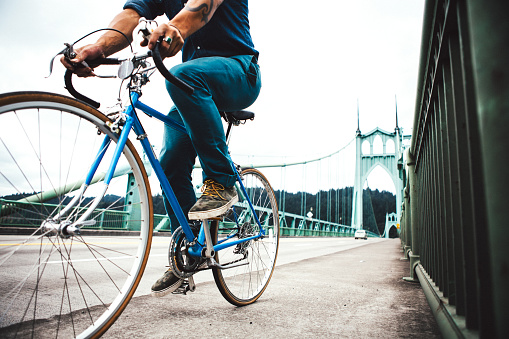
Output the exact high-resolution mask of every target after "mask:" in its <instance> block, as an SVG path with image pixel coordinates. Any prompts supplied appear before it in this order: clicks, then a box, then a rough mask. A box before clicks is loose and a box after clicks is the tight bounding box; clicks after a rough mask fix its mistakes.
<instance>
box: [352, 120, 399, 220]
mask: <svg viewBox="0 0 509 339" xmlns="http://www.w3.org/2000/svg"><path fill="white" fill-rule="evenodd" d="M400 133H401V131H400V129H399V128H398V127H396V128H395V130H394V133H389V132H387V131H384V130H382V129H381V128H378V127H377V128H375V129H374V130H372V131H371V132H369V133H367V134H362V133H361V132H360V130H359V129H357V135H356V161H355V183H354V192H353V202H352V227H354V228H357V229H360V228H361V227H362V224H363V223H362V191H363V186H364V183H365V182H366V179H367V178H368V176H369V174H370V173H371V172H372V171H373V169H375V168H376V167H377V166H381V167H382V169H383V170H385V171H386V172H387V174H389V177H390V178H391V179H392V182H393V183H394V187H395V189H396V212H397V213H396V216H395V220H394V222H395V223H397V224H399V215H400V214H401V203H402V198H403V179H402V178H403V176H402V173H401V171H402V168H398V161H400V159H401V158H402V156H403V151H404V150H403V147H402V135H401V134H400ZM375 140H381V141H382V153H376V152H373V143H374V142H375ZM389 141H390V142H392V143H393V145H394V150H392V149H391V152H387V143H388V142H389ZM366 142H368V143H369V145H370V152H369V153H368V154H366V153H364V152H363V151H362V150H363V147H364V148H365V147H366V146H363V144H364V143H366Z"/></svg>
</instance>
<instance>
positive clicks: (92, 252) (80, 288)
mask: <svg viewBox="0 0 509 339" xmlns="http://www.w3.org/2000/svg"><path fill="white" fill-rule="evenodd" d="M8 99H9V100H7V99H6V98H5V96H2V97H1V98H0V106H1V107H0V163H1V164H2V165H1V167H0V172H1V173H0V197H1V198H3V200H2V212H1V214H0V227H1V228H2V230H4V231H9V232H11V233H12V231H15V230H16V231H17V232H19V233H20V234H18V235H6V236H1V237H0V239H1V241H0V244H1V246H0V280H1V281H2V282H4V283H3V284H2V287H0V289H1V290H2V293H1V297H0V325H1V328H0V331H1V333H2V336H3V337H10V336H18V337H24V336H29V335H30V333H32V334H34V333H37V332H38V331H41V330H43V331H44V333H45V335H47V336H48V337H57V336H63V337H69V336H71V337H93V336H96V335H100V334H101V333H103V332H104V330H105V329H107V328H108V327H109V326H110V325H111V324H112V322H113V321H114V319H115V318H116V317H118V315H119V314H120V313H121V311H122V310H123V309H124V307H125V306H126V304H127V302H128V301H129V299H130V298H131V296H132V294H133V293H134V289H135V288H136V286H137V284H138V282H139V279H140V276H141V273H142V271H143V269H144V267H145V264H146V260H147V255H148V252H149V247H150V242H151V235H152V234H151V227H150V222H151V221H150V215H151V213H150V210H149V209H150V208H151V203H150V194H147V189H148V187H146V173H145V172H144V170H140V169H139V163H140V161H139V159H138V160H137V159H136V158H137V155H135V154H134V152H133V150H130V149H127V150H125V152H124V154H123V155H122V160H121V162H120V164H119V166H124V168H125V169H126V170H127V169H130V171H131V173H132V175H131V176H123V177H122V176H119V177H117V178H115V179H114V180H112V185H110V189H109V190H108V192H117V193H116V194H118V196H109V197H107V198H108V199H105V200H108V201H107V202H105V204H104V205H103V206H100V207H101V208H99V209H98V211H96V212H94V214H92V217H91V219H94V220H96V225H93V226H91V227H93V228H95V229H97V227H98V226H99V224H100V225H102V227H103V228H108V227H110V228H115V227H122V228H124V227H126V226H128V227H133V226H135V227H136V228H140V233H139V235H137V236H135V237H127V236H125V237H114V238H113V237H111V238H101V237H96V236H93V235H89V234H86V228H84V229H83V233H84V234H83V235H74V236H71V237H69V238H67V239H64V238H62V237H60V236H58V235H51V236H48V234H46V235H44V231H43V230H42V229H41V224H42V220H44V219H45V218H47V217H48V216H54V215H55V214H56V213H57V211H59V210H61V209H62V208H63V206H65V205H66V204H67V203H68V202H69V200H71V199H72V197H73V196H74V195H75V194H76V189H77V188H78V187H79V185H77V184H76V183H77V182H79V181H82V180H83V178H84V175H85V174H86V172H87V169H86V168H87V167H88V166H89V164H91V163H92V162H91V159H92V160H93V158H94V157H95V154H96V152H97V150H98V149H99V148H100V145H101V141H102V139H103V138H104V134H102V135H98V133H97V131H98V129H97V127H99V129H100V130H102V131H103V132H107V130H106V128H105V127H104V121H103V120H105V119H104V118H103V117H101V115H100V114H99V113H94V112H92V109H91V108H89V107H88V106H85V105H83V104H80V103H77V102H76V101H73V100H70V99H67V98H65V97H60V96H52V95H47V94H40V93H38V94H24V95H23V94H19V95H18V98H17V99H15V100H14V102H13V99H12V98H8ZM6 101H9V105H6V104H5V103H6ZM33 107H39V108H38V109H35V108H33ZM111 146H114V145H111ZM113 149H114V147H110V150H108V152H111V151H112V150H113ZM108 155H109V154H108V153H107V154H106V156H105V161H104V162H105V163H106V162H107V159H108ZM101 166H102V165H101ZM102 171H104V169H103V168H102V167H100V168H99V169H98V173H100V172H102ZM100 182H101V180H99V182H98V183H97V184H94V185H91V186H90V187H89V189H88V190H87V193H86V197H87V199H86V200H85V201H83V202H82V203H81V206H87V205H88V204H89V201H88V200H89V199H88V197H91V196H93V195H94V194H95V193H96V192H98V189H99V188H98V187H97V186H100ZM122 187H123V188H122ZM61 188H63V189H61ZM126 188H127V189H126ZM121 190H123V192H122V193H120V192H121ZM42 192H44V194H43V193H42ZM48 192H49V193H48ZM23 193H25V194H23ZM46 193H48V194H49V195H50V196H53V197H50V198H48V196H47V195H46ZM26 195H28V196H29V197H30V198H29V199H28V200H30V201H28V202H27V201H26V200H23V198H22V196H26ZM133 196H134V197H137V196H139V199H138V198H134V197H133ZM48 199H49V200H48ZM13 200H16V202H12V201H13ZM41 200H43V201H41ZM127 205H132V206H129V207H128V206H127ZM126 210H128V211H127V212H130V213H126ZM133 210H136V213H133ZM80 213H82V212H80V209H78V208H76V209H72V210H71V212H70V213H68V214H67V216H66V219H68V220H70V221H73V220H76V218H77V217H78V216H79V215H80ZM3 233H5V232H3Z"/></svg>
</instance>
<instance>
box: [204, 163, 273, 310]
mask: <svg viewBox="0 0 509 339" xmlns="http://www.w3.org/2000/svg"><path fill="white" fill-rule="evenodd" d="M241 178H242V182H243V184H244V186H245V188H246V191H247V194H248V195H249V197H250V201H251V202H252V204H253V206H254V208H255V211H256V215H257V217H258V219H259V220H260V223H261V224H262V227H263V228H264V230H265V232H266V233H265V236H264V237H263V238H259V239H256V240H251V241H247V242H244V243H241V244H239V245H237V246H233V247H229V248H226V249H223V250H221V251H218V252H216V255H215V260H216V261H217V262H218V263H219V264H220V265H228V264H243V265H242V266H237V267H233V268H226V269H220V268H218V267H213V268H212V272H213V275H214V280H215V282H216V285H217V288H218V289H219V291H220V292H221V294H222V295H223V297H224V298H225V299H226V300H227V301H228V302H230V303H231V304H233V305H235V306H246V305H249V304H252V303H254V302H255V301H256V300H257V299H258V298H259V297H260V296H261V295H262V294H263V292H264V291H265V289H266V288H267V285H268V284H269V282H270V279H271V277H272V274H273V273H274V268H275V265H276V259H277V254H278V248H279V214H278V208H277V201H276V197H275V194H274V191H273V190H272V187H271V186H270V184H269V182H268V181H267V179H266V178H265V176H264V175H263V174H262V173H260V172H259V171H258V170H256V169H254V168H249V169H245V170H243V171H242V172H241ZM237 192H238V194H239V202H238V203H237V204H235V205H234V206H233V207H232V210H231V211H230V212H229V213H228V214H227V216H226V217H225V218H223V220H222V221H213V222H212V223H211V236H212V239H213V242H214V244H217V243H218V242H220V241H221V240H222V239H224V238H225V237H227V236H228V235H230V236H231V235H235V236H234V237H235V238H239V239H241V238H244V237H249V236H252V235H256V234H259V226H258V224H257V223H256V221H255V218H254V215H253V213H252V212H251V209H250V208H249V205H248V202H247V200H246V198H245V196H244V194H243V193H242V192H241V191H240V189H237ZM244 256H246V258H245V259H243V257H244Z"/></svg>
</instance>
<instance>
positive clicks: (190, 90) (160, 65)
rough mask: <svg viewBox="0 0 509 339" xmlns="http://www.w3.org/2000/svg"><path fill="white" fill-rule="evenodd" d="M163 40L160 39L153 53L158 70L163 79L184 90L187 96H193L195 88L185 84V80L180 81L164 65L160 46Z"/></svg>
mask: <svg viewBox="0 0 509 339" xmlns="http://www.w3.org/2000/svg"><path fill="white" fill-rule="evenodd" d="M162 40H163V37H162V36H161V37H159V40H157V43H156V46H155V47H154V49H153V50H152V51H151V52H152V53H151V54H152V58H153V59H154V63H155V64H156V67H157V70H158V71H159V73H161V75H162V76H163V77H165V78H166V80H168V81H169V82H171V83H172V84H174V85H175V86H177V87H178V88H180V89H181V90H183V91H184V92H185V93H186V94H189V95H192V94H193V92H194V88H193V87H191V86H190V85H189V84H187V83H186V82H184V81H183V80H180V79H179V78H177V77H176V76H174V75H173V74H171V73H170V72H169V71H168V69H167V68H166V66H164V64H163V59H162V58H161V52H160V51H159V46H160V45H161V41H162Z"/></svg>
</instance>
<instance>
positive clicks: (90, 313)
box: [0, 45, 279, 338]
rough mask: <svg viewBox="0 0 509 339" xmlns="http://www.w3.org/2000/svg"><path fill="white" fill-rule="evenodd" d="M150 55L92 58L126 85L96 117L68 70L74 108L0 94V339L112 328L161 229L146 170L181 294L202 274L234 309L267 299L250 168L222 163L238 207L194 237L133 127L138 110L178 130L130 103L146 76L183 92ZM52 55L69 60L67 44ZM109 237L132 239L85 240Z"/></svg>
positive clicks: (270, 254) (268, 242)
mask: <svg viewBox="0 0 509 339" xmlns="http://www.w3.org/2000/svg"><path fill="white" fill-rule="evenodd" d="M157 51H158V48H156V49H155V52H153V53H152V52H149V53H146V54H144V55H139V56H134V57H132V58H131V59H129V60H117V59H109V58H108V59H102V60H96V63H95V64H94V65H93V66H96V65H98V64H120V67H119V77H120V78H122V79H124V81H126V82H127V83H128V85H127V88H128V91H129V96H128V98H129V99H128V103H127V104H126V105H121V104H119V105H118V106H116V107H113V108H110V109H108V110H107V111H104V112H100V111H99V110H97V108H98V107H99V104H98V103H96V102H94V101H93V100H91V99H89V98H87V97H85V96H83V95H81V94H80V93H78V92H76V90H75V89H74V87H73V85H72V82H71V75H72V74H71V73H69V72H68V73H66V77H65V79H66V88H67V89H68V90H69V92H70V93H71V94H73V96H75V97H76V98H78V99H79V100H76V99H74V98H70V97H66V96H62V95H57V94H52V93H45V92H16V93H7V94H2V95H0V207H1V210H0V211H1V212H0V230H2V232H1V234H15V235H1V236H0V239H1V242H0V281H1V282H2V283H1V287H0V291H1V297H0V321H1V323H0V334H1V335H0V336H2V337H9V336H20V337H26V336H33V335H34V334H36V333H37V332H38V331H40V330H41V328H43V329H44V333H45V334H46V335H47V336H55V337H58V336H64V337H69V336H72V337H85V338H88V337H98V336H100V335H101V334H103V333H104V332H105V331H106V330H107V329H108V328H109V327H110V326H111V325H112V324H113V322H114V321H115V320H116V318H117V317H118V316H119V315H120V314H121V312H122V311H123V310H124V308H125V307H126V306H127V304H128V302H129V301H130V299H131V298H132V296H133V294H134V292H135V290H136V288H137V286H138V284H139V282H140V279H141V276H142V274H143V271H144V269H145V266H146V264H147V260H148V257H149V252H150V247H151V242H152V231H153V229H154V228H155V227H158V226H160V224H161V223H164V220H163V221H161V220H157V221H156V222H155V221H154V213H153V205H152V193H151V189H150V185H149V181H148V179H149V175H148V174H147V172H152V175H154V174H155V176H156V177H157V179H158V181H159V184H160V186H161V188H162V192H163V194H164V195H165V196H166V197H167V198H168V200H169V202H170V204H171V206H172V208H173V210H174V211H175V212H176V216H177V218H178V220H179V223H180V226H179V228H178V229H177V230H176V231H175V232H174V233H173V235H172V238H171V241H170V249H169V265H170V266H171V268H172V269H173V271H174V272H175V274H177V275H178V276H180V277H181V278H185V279H187V282H188V283H187V284H185V285H184V287H183V288H182V289H181V292H184V293H185V292H187V291H194V288H195V285H194V281H193V274H195V273H196V272H198V271H200V270H204V269H211V270H212V272H213V276H214V280H215V282H216V285H217V287H218V289H219V290H220V292H221V293H222V295H223V296H224V297H225V298H226V300H228V301H229V302H230V303H232V304H234V305H237V306H243V305H248V304H251V303H253V302H255V301H256V300H257V299H258V298H259V297H260V296H261V294H262V293H263V292H264V290H265V289H266V287H267V285H268V283H269V281H270V279H271V276H272V273H273V271H274V267H275V263H276V258H277V254H278V246H279V216H278V208H277V203H276V198H275V195H274V192H273V190H272V188H271V186H270V184H269V182H268V181H267V179H266V178H265V177H264V176H263V175H262V174H261V173H260V172H259V171H258V170H256V169H253V168H241V167H240V166H238V165H236V164H235V163H234V162H233V161H232V163H231V164H232V168H233V169H234V170H235V173H237V183H236V189H237V191H238V195H239V202H238V203H236V204H235V205H234V206H233V207H232V208H231V209H230V210H229V211H228V213H226V214H225V215H223V216H221V217H220V218H215V219H213V220H204V221H203V222H202V225H201V228H200V231H199V234H198V236H195V235H194V234H193V232H192V230H191V228H190V226H189V225H188V222H187V220H186V218H185V216H184V213H183V212H182V209H181V208H180V206H179V204H178V201H177V200H176V198H175V195H174V193H173V191H172V188H171V187H170V185H169V183H168V181H167V179H166V177H165V175H164V173H163V170H162V168H161V166H160V164H159V162H158V160H157V159H156V156H155V155H154V151H153V150H152V147H151V144H150V142H149V139H148V138H147V134H146V132H145V130H144V128H143V126H142V124H141V122H140V120H139V118H138V113H139V112H140V111H142V112H144V113H145V114H147V115H148V116H150V117H153V118H155V119H158V120H160V121H162V122H164V123H165V124H168V125H170V126H172V127H173V128H175V129H177V130H180V131H183V132H185V128H184V126H182V125H180V124H178V123H177V122H175V121H173V120H171V119H169V118H167V117H166V116H165V115H163V114H161V113H159V112H157V111H156V110H154V109H152V108H150V107H149V106H147V105H145V104H144V103H142V102H141V101H140V100H139V98H140V95H141V88H142V87H143V86H144V85H145V84H146V83H147V82H148V80H149V78H150V76H151V75H152V74H153V73H154V72H155V70H156V69H155V68H156V67H157V69H159V71H160V72H161V73H162V74H163V75H164V76H165V77H166V78H167V79H168V80H169V81H171V82H172V83H174V84H176V85H178V86H180V87H181V88H182V89H184V90H185V91H187V92H188V93H191V92H192V90H193V89H192V88H190V87H189V86H188V85H187V84H185V83H183V82H181V81H180V80H178V79H176V78H175V77H173V76H172V75H171V74H170V73H169V72H168V70H167V69H166V68H165V67H164V65H163V64H162V60H161V58H160V56H159V54H158V52H157ZM62 53H63V54H65V55H67V56H72V53H73V46H72V45H67V47H66V49H65V50H63V51H62ZM151 60H154V62H155V65H156V66H152V65H151V64H150V61H151ZM91 66H92V65H91ZM223 117H224V119H225V120H226V122H227V124H228V129H227V133H226V137H227V139H229V136H230V132H231V127H232V126H235V125H239V124H242V123H245V121H246V120H250V119H251V120H252V119H253V118H254V114H253V113H251V112H247V111H238V112H228V113H224V115H223ZM132 132H134V134H133V133H132ZM135 140H138V141H139V142H140V144H141V148H142V150H143V151H144V155H145V157H146V158H145V160H144V157H141V156H140V155H139V154H138V151H137V150H136V149H135V146H134V144H133V142H134V141H135ZM148 169H150V170H148ZM118 228H120V229H123V230H131V232H125V233H124V234H125V235H124V234H122V235H120V236H116V237H98V236H95V234H97V232H95V233H94V232H90V231H88V230H90V229H118ZM133 234H134V235H133ZM48 319H50V321H49V320H48ZM48 321H49V322H48Z"/></svg>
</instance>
